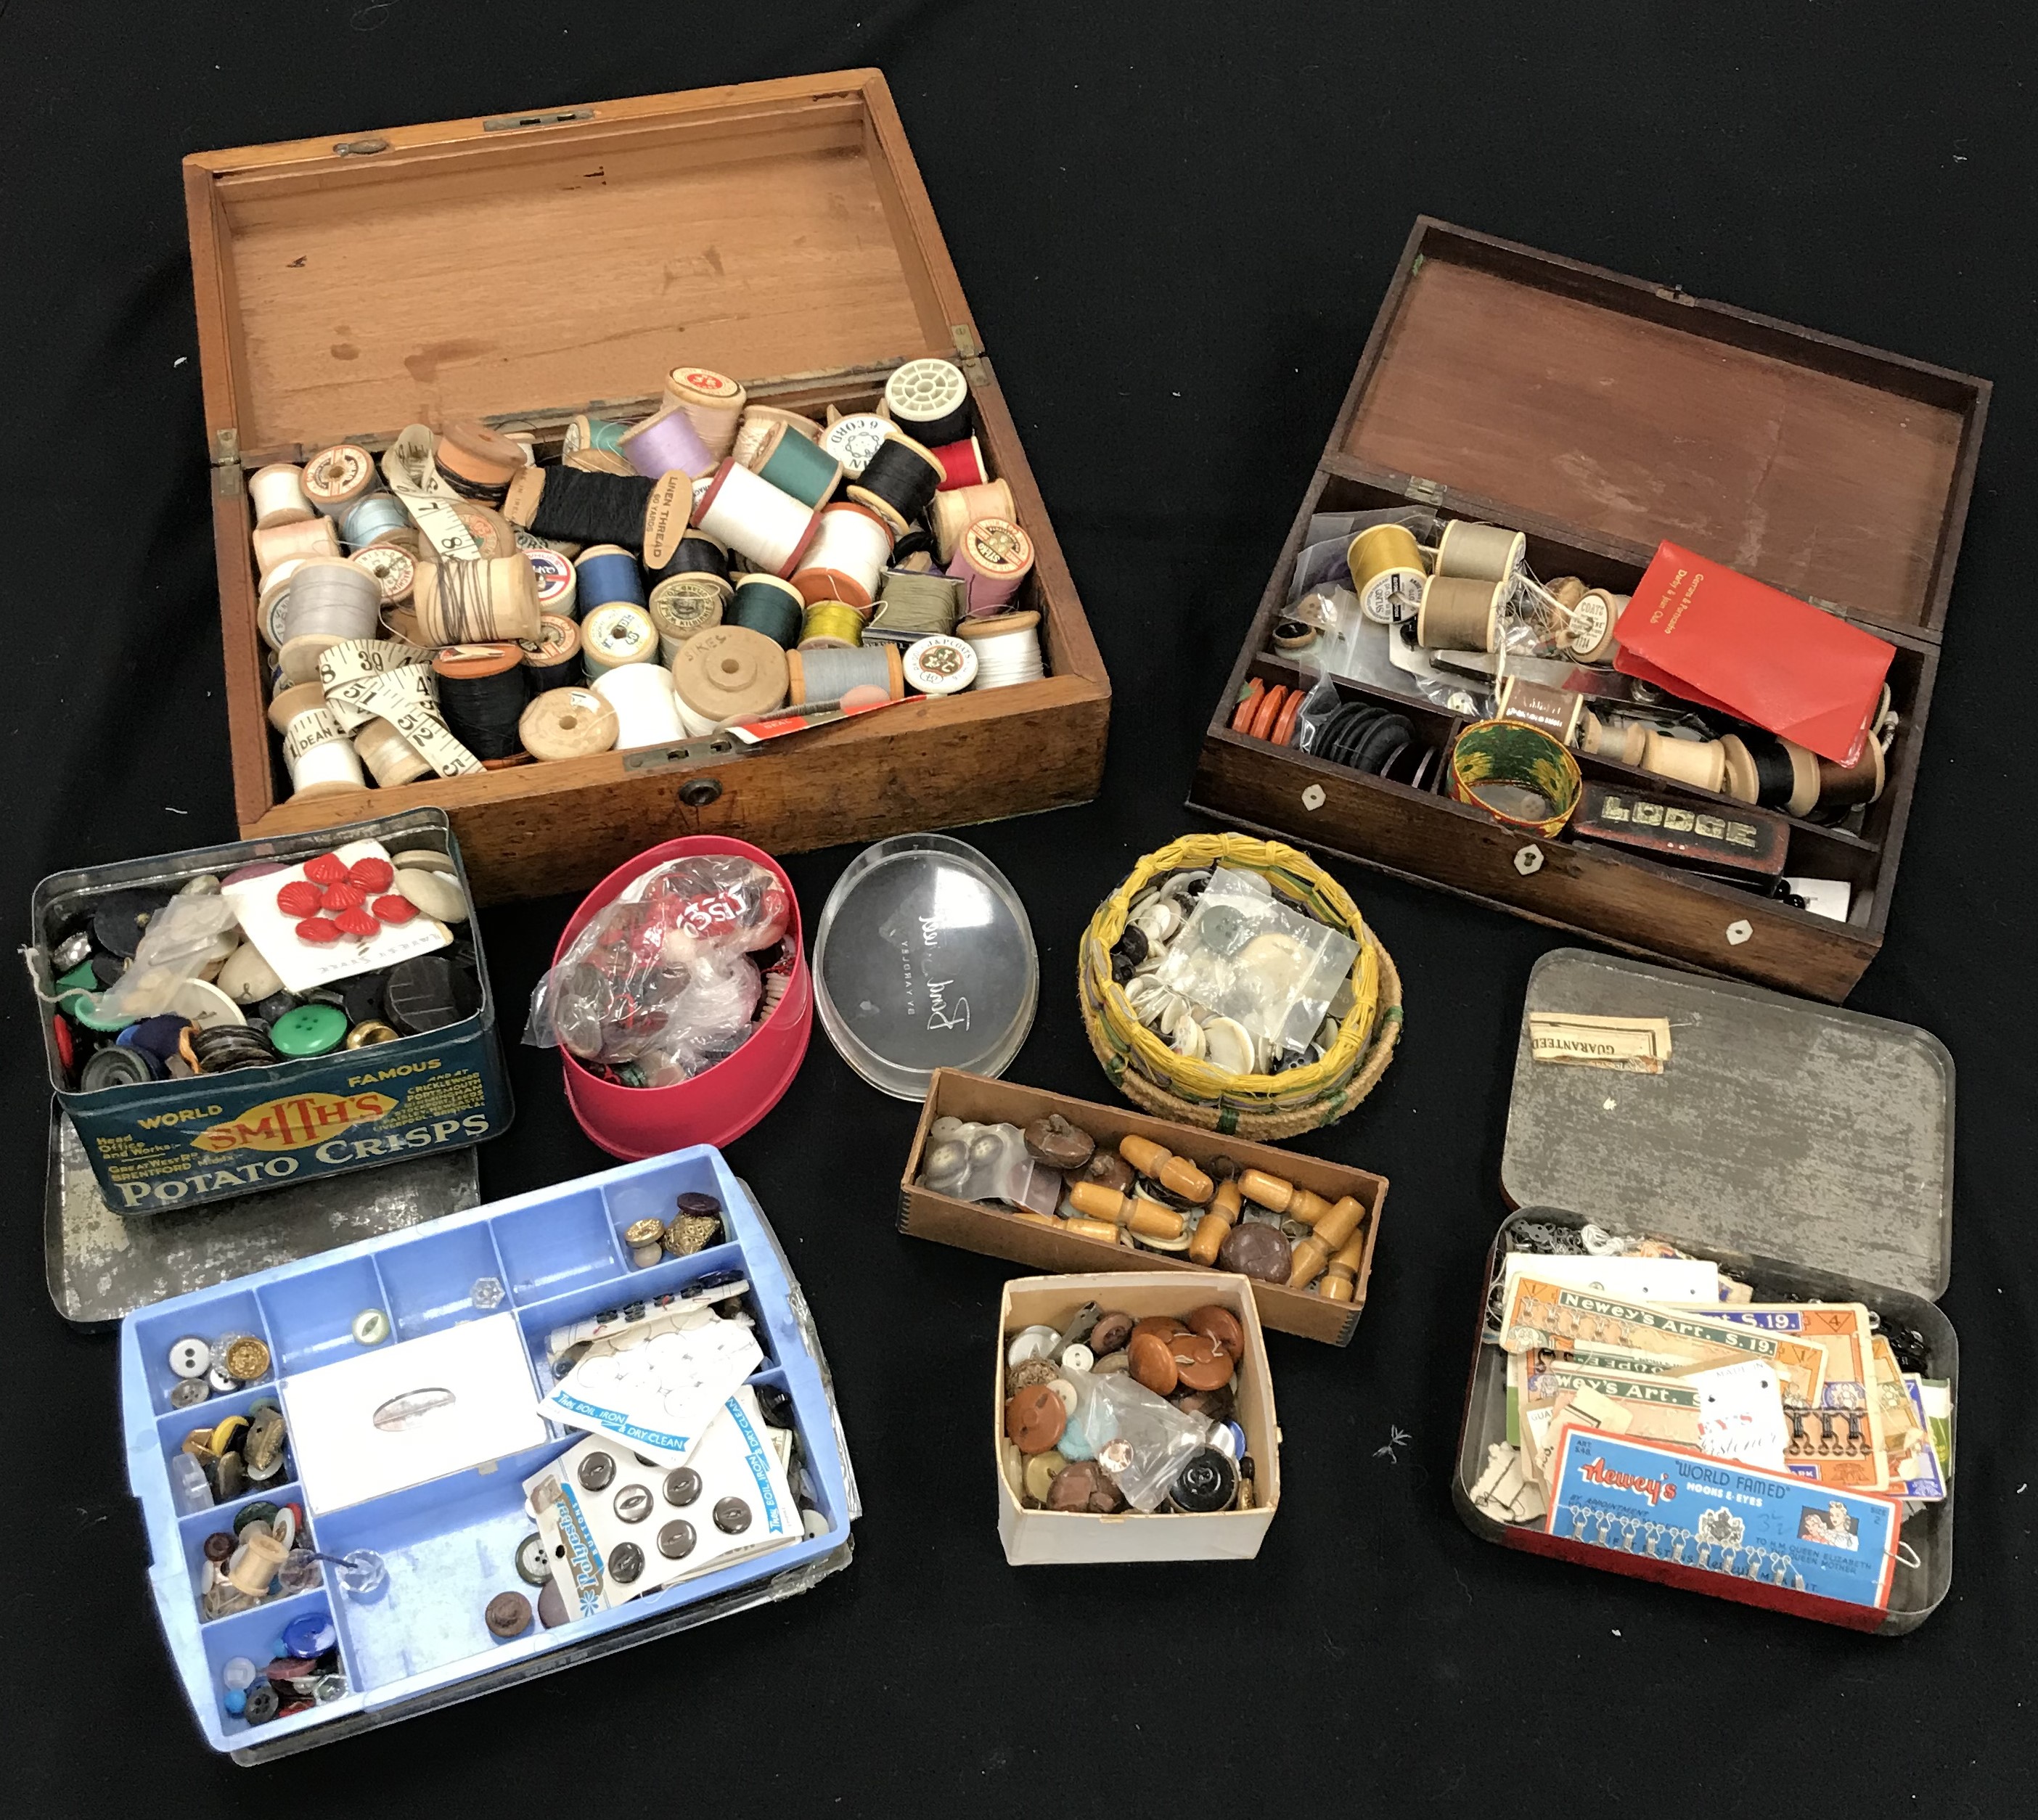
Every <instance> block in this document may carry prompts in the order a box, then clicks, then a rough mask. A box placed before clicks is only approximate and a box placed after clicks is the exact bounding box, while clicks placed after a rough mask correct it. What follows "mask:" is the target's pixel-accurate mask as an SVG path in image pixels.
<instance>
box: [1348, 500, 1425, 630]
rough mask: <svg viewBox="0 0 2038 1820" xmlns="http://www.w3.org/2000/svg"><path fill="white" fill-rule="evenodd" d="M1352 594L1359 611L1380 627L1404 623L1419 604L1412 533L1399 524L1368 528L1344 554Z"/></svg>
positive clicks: (1418, 559) (1419, 573) (1418, 565)
mask: <svg viewBox="0 0 2038 1820" xmlns="http://www.w3.org/2000/svg"><path fill="white" fill-rule="evenodd" d="M1345 562H1346V565H1347V566H1348V567H1349V568H1350V570H1351V587H1352V592H1354V594H1356V595H1357V596H1358V606H1359V611H1361V612H1362V613H1363V614H1364V615H1366V618H1367V619H1371V620H1373V621H1374V622H1377V623H1378V624H1380V625H1382V626H1392V625H1393V624H1395V623H1396V622H1398V621H1400V620H1403V619H1407V617H1408V615H1410V614H1411V613H1413V612H1414V611H1415V609H1416V608H1417V607H1419V605H1420V604H1422V584H1423V582H1424V581H1426V580H1427V579H1428V577H1427V575H1426V572H1425V571H1424V569H1423V567H1422V547H1421V546H1420V545H1419V544H1418V543H1416V541H1415V533H1414V532H1411V531H1410V530H1409V529H1408V528H1407V527H1406V526H1404V525H1400V524H1372V525H1368V526H1367V527H1366V529H1365V530H1363V531H1362V532H1359V534H1358V535H1357V536H1356V537H1354V539H1352V540H1351V542H1350V544H1349V545H1348V546H1347V548H1346V550H1345Z"/></svg>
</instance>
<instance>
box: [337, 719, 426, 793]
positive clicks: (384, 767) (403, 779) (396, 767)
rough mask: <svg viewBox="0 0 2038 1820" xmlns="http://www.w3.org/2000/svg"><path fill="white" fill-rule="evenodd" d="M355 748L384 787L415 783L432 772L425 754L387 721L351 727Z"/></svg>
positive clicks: (391, 787)
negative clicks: (352, 728)
mask: <svg viewBox="0 0 2038 1820" xmlns="http://www.w3.org/2000/svg"><path fill="white" fill-rule="evenodd" d="M354 751H355V752H356V753H358V755H359V756H360V759H361V762H362V763H363V764H364V765H366V766H367V767H368V769H369V772H370V773H371V774H373V777H374V779H375V781H376V782H377V783H378V784H380V785H381V786H382V788H383V789H385V790H393V789H396V787H397V786H398V785H400V784H415V782H416V781H418V780H419V778H424V777H429V776H430V774H431V769H432V767H431V766H430V763H429V762H426V759H425V756H424V755H423V754H422V752H420V751H419V750H418V748H417V747H415V746H414V745H412V744H411V742H410V741H409V740H407V739H405V738H404V737H403V735H402V734H401V733H400V732H397V731H396V728H394V727H392V725H390V724H389V723H388V721H384V720H382V719H381V718H380V717H377V718H376V719H374V720H371V721H362V724H361V725H359V726H358V727H357V728H355V729H354Z"/></svg>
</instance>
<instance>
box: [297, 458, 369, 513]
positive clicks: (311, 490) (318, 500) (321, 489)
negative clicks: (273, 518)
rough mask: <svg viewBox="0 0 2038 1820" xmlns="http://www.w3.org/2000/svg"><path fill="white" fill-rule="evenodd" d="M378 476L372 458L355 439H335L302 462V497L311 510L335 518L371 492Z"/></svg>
mask: <svg viewBox="0 0 2038 1820" xmlns="http://www.w3.org/2000/svg"><path fill="white" fill-rule="evenodd" d="M381 478H382V477H381V473H380V472H379V471H377V468H376V466H375V457H374V456H372V455H370V454H369V452H368V451H367V450H366V449H365V448H362V446H361V445H360V444H358V442H336V443H335V444H333V445H332V446H331V448H321V449H320V450H319V452H317V453H316V455H314V456H312V457H311V458H310V460H308V461H306V462H305V468H304V490H305V498H306V499H307V500H308V501H310V503H311V505H312V506H313V508H314V509H316V510H317V511H319V512H321V513H324V515H325V516H327V517H328V518H337V517H338V516H339V515H340V514H341V513H343V512H344V511H345V510H346V509H347V507H348V506H350V505H352V504H353V503H354V501H356V500H357V499H359V498H361V497H362V495H363V494H368V493H372V492H373V491H374V490H375V489H376V487H377V486H378V485H379V484H380V483H381Z"/></svg>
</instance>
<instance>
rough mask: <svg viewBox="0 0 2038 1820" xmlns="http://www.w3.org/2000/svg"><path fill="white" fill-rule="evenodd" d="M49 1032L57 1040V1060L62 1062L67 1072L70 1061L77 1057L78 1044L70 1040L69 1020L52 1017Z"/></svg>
mask: <svg viewBox="0 0 2038 1820" xmlns="http://www.w3.org/2000/svg"><path fill="white" fill-rule="evenodd" d="M50 1034H51V1035H52V1036H54V1037H55V1039H56V1040H57V1060H58V1061H60V1062H62V1063H63V1066H64V1072H65V1073H70V1065H71V1063H72V1062H73V1061H75V1060H76V1059H77V1058H78V1045H77V1044H76V1043H74V1042H72V1041H71V1035H70V1021H69V1020H67V1019H66V1018H63V1017H52V1018H51V1020H50Z"/></svg>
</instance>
